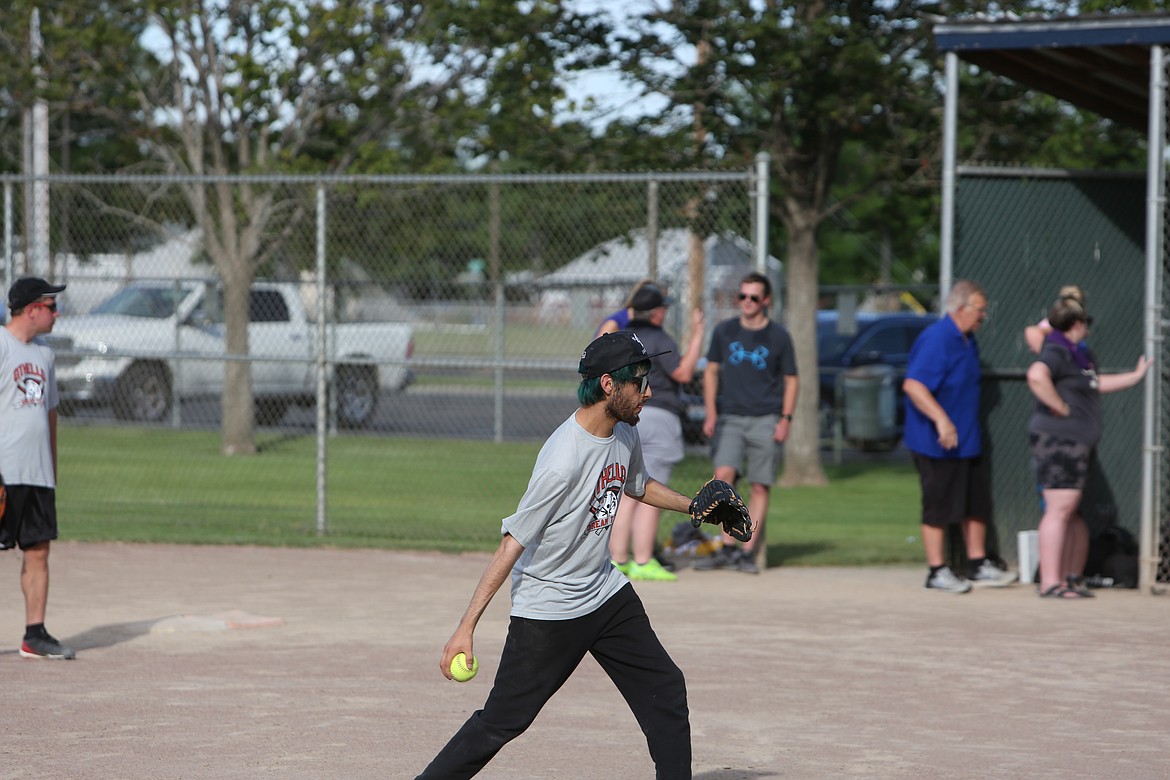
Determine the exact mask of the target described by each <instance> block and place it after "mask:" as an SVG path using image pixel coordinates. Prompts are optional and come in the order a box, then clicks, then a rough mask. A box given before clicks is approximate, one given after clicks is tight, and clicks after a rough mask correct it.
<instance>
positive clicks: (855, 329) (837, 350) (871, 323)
mask: <svg viewBox="0 0 1170 780" xmlns="http://www.w3.org/2000/svg"><path fill="white" fill-rule="evenodd" d="M936 319H937V316H936V315H934V314H915V313H913V312H893V313H884V312H883V313H877V312H859V313H857V314H855V315H854V316H853V317H852V318H851V319H850V320H849V321H842V320H841V318H840V316H839V314H838V312H837V311H836V310H824V311H819V312H817V361H818V363H819V367H818V372H817V373H818V376H817V396H818V400H819V402H820V418H821V436H822V438H826V439H828V438H831V437H832V435H833V428H834V426H835V424H836V419H837V414H838V411H839V409H840V402H841V401H842V400H843V399H841V398H839V397H838V389H839V386H840V385H839V378H840V375H841V373H842V372H844V371H847V370H849V369H851V368H858V367H861V366H868V365H886V366H891V367H892V368H893V369H894V376H895V387H896V399H897V401H896V403H897V436H898V437H900V436H901V430H902V424H903V421H904V417H905V411H904V406H903V394H902V378H903V377H904V376H905V373H906V364H907V362H908V361H909V358H910V346H911V345H912V344H913V343H914V340H915V339H916V338H918V334H920V333H921V332H922V331H923V330H925V329H926V327H927V326H928V325H930V324H931V323H932V322H934V321H935V320H936ZM699 362H700V368H699V369H698V370H697V371H696V374H695V379H694V380H693V381H692V382H690V383H688V384H687V385H685V386H684V388H683V399H684V401H685V402H686V404H687V406H686V416H685V417H684V420H683V435H684V437H685V438H686V440H687V441H688V442H690V443H692V444H701V443H703V438H704V437H703V420H704V419H705V418H706V411H705V410H704V408H703V384H702V366H703V365H705V363H706V360H705V359H703V360H700V361H699ZM802 373H804V375H805V376H807V373H805V372H802ZM802 388H804V391H805V392H807V388H808V383H807V381H806V382H803V383H802ZM896 441H897V439H896V438H895V439H894V442H893V443H896ZM886 443H887V444H888V443H891V442H886Z"/></svg>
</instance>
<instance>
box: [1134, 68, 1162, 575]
mask: <svg viewBox="0 0 1170 780" xmlns="http://www.w3.org/2000/svg"><path fill="white" fill-rule="evenodd" d="M1149 106H1150V121H1149V129H1148V131H1147V139H1146V148H1147V152H1146V317H1145V354H1146V356H1147V357H1149V358H1150V360H1152V361H1153V365H1152V366H1151V368H1150V371H1149V373H1147V374H1146V379H1145V388H1144V389H1145V393H1144V396H1143V407H1144V408H1143V412H1142V414H1143V419H1144V420H1145V424H1144V425H1143V426H1142V500H1141V535H1140V550H1139V559H1138V560H1139V561H1140V565H1139V566H1138V590H1139V591H1140V592H1142V593H1152V592H1153V590H1154V585H1155V583H1156V582H1157V577H1158V541H1157V533H1158V518H1159V516H1160V515H1161V511H1160V504H1161V495H1160V486H1161V485H1160V480H1158V479H1156V478H1155V474H1156V473H1157V472H1156V470H1155V466H1156V465H1157V464H1159V463H1161V460H1162V435H1163V434H1162V431H1161V430H1160V428H1161V425H1160V424H1159V412H1160V409H1159V403H1158V401H1159V395H1158V394H1159V390H1160V388H1159V386H1158V383H1159V382H1161V381H1162V380H1161V376H1162V372H1161V370H1160V366H1161V363H1162V359H1161V358H1162V289H1161V284H1160V276H1161V271H1162V254H1163V246H1162V230H1163V220H1164V215H1165V209H1166V170H1165V163H1164V162H1163V154H1164V152H1165V148H1166V72H1165V62H1164V50H1163V49H1162V47H1161V46H1151V47H1150V95H1149Z"/></svg>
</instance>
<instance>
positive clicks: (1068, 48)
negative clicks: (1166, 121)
mask: <svg viewBox="0 0 1170 780" xmlns="http://www.w3.org/2000/svg"><path fill="white" fill-rule="evenodd" d="M934 37H935V42H936V44H937V46H938V49H939V50H940V51H942V52H954V53H955V54H957V55H958V56H959V57H960V58H961V59H963V60H965V61H967V62H970V63H972V64H974V65H977V66H979V67H980V68H983V69H985V70H989V71H991V72H993V73H997V74H1000V75H1002V76H1006V77H1008V78H1010V79H1012V80H1013V81H1017V82H1019V83H1020V84H1024V85H1026V86H1028V87H1032V88H1034V89H1038V90H1040V91H1042V92H1046V93H1048V94H1050V95H1053V96H1055V97H1058V98H1061V99H1062V100H1067V101H1068V102H1070V103H1072V104H1073V105H1075V106H1078V107H1080V108H1085V109H1088V110H1090V111H1093V112H1095V113H1097V114H1100V115H1101V116H1103V117H1106V118H1108V119H1111V120H1113V121H1115V122H1118V123H1120V124H1122V125H1125V126H1127V127H1132V128H1134V129H1136V130H1139V131H1145V130H1146V129H1147V126H1148V122H1149V89H1150V47H1151V46H1165V45H1170V14H1126V15H1109V16H1081V17H1065V18H1059V19H1010V20H1007V19H1005V20H997V21H983V20H964V21H947V22H942V23H939V24H936V25H935V26H934Z"/></svg>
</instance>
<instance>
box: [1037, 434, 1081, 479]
mask: <svg viewBox="0 0 1170 780" xmlns="http://www.w3.org/2000/svg"><path fill="white" fill-rule="evenodd" d="M1028 445H1029V446H1030V447H1031V448H1032V462H1033V463H1034V464H1035V466H1036V481H1037V482H1038V483H1040V487H1042V488H1046V489H1048V490H1084V489H1085V482H1086V481H1087V480H1088V478H1089V456H1090V455H1092V452H1093V448H1092V447H1091V446H1089V445H1088V444H1081V443H1080V442H1078V441H1073V440H1072V439H1066V438H1063V437H1061V436H1053V435H1051V434H1048V433H1029V434H1028Z"/></svg>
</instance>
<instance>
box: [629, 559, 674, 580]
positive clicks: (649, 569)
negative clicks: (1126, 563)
mask: <svg viewBox="0 0 1170 780" xmlns="http://www.w3.org/2000/svg"><path fill="white" fill-rule="evenodd" d="M626 576H627V577H629V578H630V579H631V580H658V581H660V582H674V581H675V580H677V579H678V577H677V576H676V575H675V574H673V573H671V572H668V571H667V570H666V569H664V568H662V564H661V563H659V562H658V561H657V560H655V559H654V558H651V559H650V560H649V561H647V562H646V563H634V562H632V561H631V562H630V564H629V567H628V568H627V569H626Z"/></svg>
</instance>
